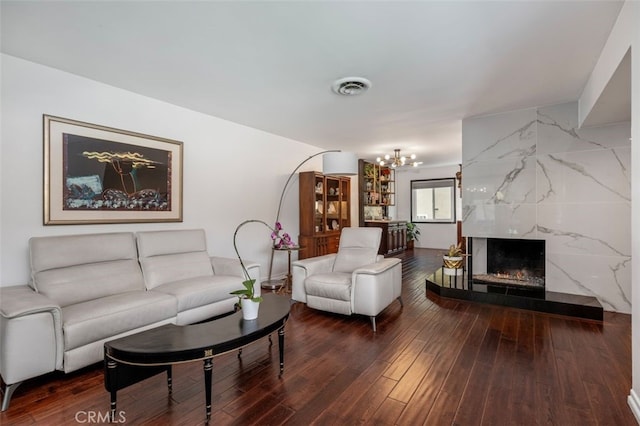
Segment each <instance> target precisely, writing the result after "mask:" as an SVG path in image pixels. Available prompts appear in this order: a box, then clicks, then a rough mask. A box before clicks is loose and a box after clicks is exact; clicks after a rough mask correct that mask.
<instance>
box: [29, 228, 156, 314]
mask: <svg viewBox="0 0 640 426" xmlns="http://www.w3.org/2000/svg"><path fill="white" fill-rule="evenodd" d="M29 255H30V263H31V284H32V285H33V287H34V288H35V289H36V290H37V291H38V292H39V293H42V294H44V295H45V296H47V297H49V298H51V299H53V300H55V301H56V302H57V303H58V304H59V305H60V306H63V307H64V306H67V305H72V304H76V303H80V302H84V301H88V300H92V299H97V298H100V297H105V296H111V295H115V294H120V293H123V292H128V291H135V290H144V281H143V278H142V271H141V270H140V266H139V265H138V261H137V250H136V244H135V239H134V236H133V233H130V232H118V233H105V234H84V235H65V236H55V237H33V238H31V239H30V240H29Z"/></svg>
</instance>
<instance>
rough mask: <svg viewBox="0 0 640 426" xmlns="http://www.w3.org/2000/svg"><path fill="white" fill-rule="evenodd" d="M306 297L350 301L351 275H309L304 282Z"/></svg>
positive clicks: (342, 273)
mask: <svg viewBox="0 0 640 426" xmlns="http://www.w3.org/2000/svg"><path fill="white" fill-rule="evenodd" d="M304 284H305V287H306V290H307V296H318V297H326V298H329V299H337V300H351V274H348V273H344V272H334V273H330V274H317V275H311V276H310V277H309V278H307V279H306V280H305V283H304Z"/></svg>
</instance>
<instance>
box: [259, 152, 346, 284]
mask: <svg viewBox="0 0 640 426" xmlns="http://www.w3.org/2000/svg"><path fill="white" fill-rule="evenodd" d="M327 152H341V151H340V150H339V149H330V150H328V151H321V152H318V153H316V154H313V155H311V156H309V157H307V158H306V159H304V160H303V161H302V162H300V164H298V165H297V166H296V168H295V169H293V171H292V172H291V174H289V177H288V178H287V181H286V182H285V183H284V187H283V188H282V194H280V202H279V203H278V213H276V222H280V210H281V209H282V201H283V200H284V194H285V192H287V187H288V186H289V182H291V179H293V177H294V176H295V174H296V172H297V171H298V169H299V168H300V167H302V165H303V164H304V163H306V162H307V161H309V160H311V159H312V158H314V157H317V156H318V155H322V154H326V153H327ZM269 276H271V274H269Z"/></svg>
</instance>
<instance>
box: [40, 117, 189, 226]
mask: <svg viewBox="0 0 640 426" xmlns="http://www.w3.org/2000/svg"><path fill="white" fill-rule="evenodd" d="M43 134H44V136H43V140H44V166H43V175H44V179H43V180H44V220H43V221H44V225H77V224H108V223H139V222H182V189H183V182H182V176H183V143H182V142H180V141H176V140H171V139H166V138H161V137H157V136H150V135H145V134H142V133H137V132H131V131H126V130H121V129H115V128H112V127H106V126H101V125H97V124H91V123H86V122H82V121H77V120H71V119H68V118H62V117H56V116H52V115H47V114H44V115H43Z"/></svg>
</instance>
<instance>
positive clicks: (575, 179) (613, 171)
mask: <svg viewBox="0 0 640 426" xmlns="http://www.w3.org/2000/svg"><path fill="white" fill-rule="evenodd" d="M630 171H631V148H630V147H621V148H611V149H601V150H596V151H576V152H566V153H551V154H544V155H538V170H537V192H538V194H537V196H536V199H537V201H538V202H539V203H542V204H547V203H620V202H624V203H631V175H630Z"/></svg>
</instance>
